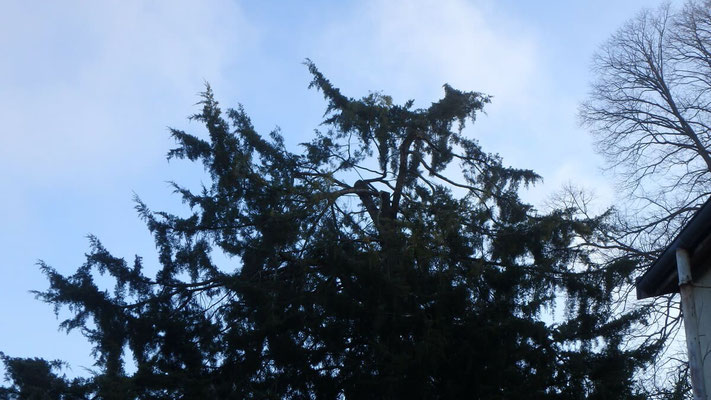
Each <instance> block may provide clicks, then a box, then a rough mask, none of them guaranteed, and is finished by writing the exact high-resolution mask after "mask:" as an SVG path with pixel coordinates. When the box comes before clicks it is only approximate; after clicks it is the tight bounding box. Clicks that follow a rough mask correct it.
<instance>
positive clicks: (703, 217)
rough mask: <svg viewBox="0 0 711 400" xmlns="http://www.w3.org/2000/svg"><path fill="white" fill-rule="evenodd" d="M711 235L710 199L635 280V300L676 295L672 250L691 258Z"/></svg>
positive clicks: (677, 284)
mask: <svg viewBox="0 0 711 400" xmlns="http://www.w3.org/2000/svg"><path fill="white" fill-rule="evenodd" d="M709 234H711V198H709V200H707V201H706V202H705V203H704V204H703V205H702V206H701V208H700V209H699V210H698V211H697V212H696V214H694V216H693V217H692V218H691V220H689V222H688V223H687V224H686V225H685V226H684V228H683V229H682V230H681V232H679V234H678V235H677V236H676V238H674V240H673V241H672V242H671V244H670V245H669V246H667V248H666V249H664V252H662V254H661V255H660V256H659V258H657V260H656V261H654V263H652V265H651V266H650V267H649V269H648V270H647V271H646V272H645V273H644V275H642V276H641V277H640V278H638V279H637V283H636V285H635V286H636V287H637V299H645V298H647V297H653V296H660V295H663V294H669V293H677V292H679V282H678V273H677V267H676V250H677V249H679V248H682V249H686V250H687V251H688V252H689V253H690V254H691V255H692V256H693V253H694V250H695V249H696V247H697V246H698V245H699V244H700V243H701V242H702V241H704V239H706V238H707V237H708V236H709Z"/></svg>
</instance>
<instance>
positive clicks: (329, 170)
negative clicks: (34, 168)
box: [5, 62, 648, 399]
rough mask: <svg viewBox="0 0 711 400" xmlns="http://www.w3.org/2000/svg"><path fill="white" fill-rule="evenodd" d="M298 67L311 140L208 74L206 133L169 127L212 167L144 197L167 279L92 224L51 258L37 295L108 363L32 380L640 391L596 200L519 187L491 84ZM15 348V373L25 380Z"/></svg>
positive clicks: (584, 394)
mask: <svg viewBox="0 0 711 400" xmlns="http://www.w3.org/2000/svg"><path fill="white" fill-rule="evenodd" d="M307 65H308V67H309V69H310V71H311V73H312V75H313V81H312V83H311V86H312V87H314V88H316V89H318V90H320V91H321V92H322V93H323V94H324V96H325V99H326V102H327V103H328V106H327V112H326V115H325V122H324V127H325V128H326V130H325V131H324V132H320V133H317V135H316V137H315V138H314V140H313V141H311V142H309V143H305V144H304V145H303V146H304V149H305V151H304V152H303V154H295V153H292V152H290V151H288V150H287V149H286V148H285V147H284V144H283V141H282V139H281V137H280V136H279V134H278V133H272V134H271V136H270V138H265V137H263V136H261V135H259V134H258V133H257V132H255V130H254V128H253V126H252V124H251V123H250V120H249V118H248V117H247V115H246V114H245V112H244V110H243V109H242V108H238V109H236V110H229V111H227V112H226V113H223V112H222V111H221V110H220V108H219V107H218V104H217V102H216V101H215V100H214V98H213V93H212V91H211V90H210V88H209V87H208V88H207V90H206V92H205V93H204V94H203V98H202V102H201V105H202V111H201V112H200V113H199V114H197V115H195V116H193V119H194V120H197V121H200V122H201V123H203V124H204V125H205V127H206V128H207V131H208V132H209V137H205V138H200V137H196V136H193V135H190V134H188V133H185V132H183V131H180V130H173V131H172V134H173V137H174V138H175V139H176V141H177V142H178V147H177V148H176V149H174V150H171V151H170V152H169V155H168V156H169V158H186V159H189V160H191V161H196V162H200V163H202V165H203V166H204V167H205V169H206V171H207V172H208V173H209V177H210V181H209V182H208V184H206V185H205V186H204V187H203V189H202V190H201V191H199V192H196V191H192V190H189V189H187V188H185V187H182V186H180V185H178V184H175V185H174V186H175V190H176V192H177V194H179V195H180V196H182V198H183V200H184V201H185V202H186V203H187V204H188V205H189V206H190V209H191V214H189V215H187V216H178V215H172V214H168V213H161V212H153V211H151V210H149V208H148V207H147V206H146V205H145V204H144V203H142V202H141V201H140V200H138V199H137V209H138V212H139V213H140V215H141V217H142V218H143V219H144V220H145V221H146V223H147V225H148V228H149V229H150V230H151V232H152V233H153V236H154V237H155V242H156V247H157V249H158V253H159V262H160V268H159V270H158V272H157V273H156V274H155V276H154V277H151V276H149V275H147V274H144V272H143V265H144V262H143V260H141V259H140V258H137V259H136V260H135V261H134V262H133V263H132V264H129V263H128V262H126V261H124V260H123V259H120V258H116V257H114V256H112V255H111V254H110V253H109V252H108V251H107V250H106V249H105V248H104V247H102V245H101V243H100V242H99V241H98V240H97V239H94V238H92V239H91V251H90V253H89V254H88V256H87V262H86V263H85V264H84V265H83V266H82V267H81V268H79V270H78V271H77V273H76V274H74V275H72V276H62V275H60V274H58V273H57V272H56V271H55V270H53V269H51V268H50V267H47V266H43V267H42V268H43V270H44V271H45V273H46V275H47V277H48V278H49V281H50V288H49V289H48V290H47V291H45V292H41V293H39V294H38V296H39V297H40V298H41V299H42V300H44V301H46V302H48V303H51V304H53V305H55V306H56V307H64V306H67V307H69V309H70V310H71V311H73V313H74V314H73V315H74V317H73V318H70V319H68V320H66V321H64V322H63V323H62V324H63V327H64V328H66V329H67V330H71V329H75V328H79V329H81V330H82V332H84V334H85V335H87V337H88V338H89V339H90V340H91V342H92V343H93V344H94V346H95V352H96V353H95V354H96V365H97V367H98V368H99V371H100V372H99V373H97V374H96V375H95V376H92V377H90V378H87V379H86V380H84V381H77V382H75V383H72V384H70V383H68V382H67V381H66V380H65V379H62V378H59V377H55V376H54V375H52V374H51V371H50V368H49V367H48V364H46V363H44V362H43V361H36V360H35V361H32V360H25V361H23V362H24V363H28V365H30V364H31V365H35V364H36V365H38V366H39V367H41V368H40V369H41V371H39V372H37V376H38V379H44V380H46V381H50V382H52V383H51V384H48V385H46V386H47V387H48V388H54V387H57V388H59V390H67V391H68V390H70V389H71V390H75V386H72V385H78V386H77V387H82V388H83V389H84V390H85V391H86V393H87V396H88V397H94V396H95V397H98V398H104V399H110V398H142V399H173V398H186V399H187V398H191V399H192V398H201V399H202V398H239V399H241V398H245V399H312V398H313V399H360V398H368V399H380V398H382V399H386V398H410V399H418V398H423V399H433V398H451V399H460V398H475V399H519V398H526V399H544V398H545V399H638V398H642V397H641V396H639V395H636V394H635V393H636V392H635V388H634V384H633V374H634V373H635V371H637V370H638V368H639V366H640V365H643V364H644V362H645V361H646V360H647V358H648V353H647V352H646V348H644V347H641V348H632V347H629V346H622V343H623V337H624V336H623V335H624V334H625V332H626V330H627V329H628V328H629V326H630V324H631V323H632V322H633V321H634V320H635V318H636V315H619V314H614V313H613V312H612V310H611V307H610V304H611V301H612V295H611V292H612V289H614V287H615V284H614V282H617V281H618V280H619V276H618V275H615V273H616V271H617V269H615V268H603V267H602V266H599V265H597V264H595V262H594V261H593V260H594V259H595V257H594V255H591V253H590V251H591V250H590V249H588V248H587V247H586V246H584V243H585V241H587V240H592V239H594V238H597V237H601V235H600V231H601V229H603V228H604V226H605V225H604V223H603V222H604V216H602V217H599V218H595V219H581V218H578V217H576V215H577V214H576V213H575V210H572V209H566V210H555V211H552V212H551V213H549V214H541V213H539V212H537V211H536V210H534V209H533V208H532V207H531V206H529V205H526V204H523V203H522V202H521V201H520V200H519V197H518V195H517V191H518V189H519V187H520V186H521V185H529V184H532V183H534V182H535V181H536V180H538V179H539V178H538V176H537V175H536V174H535V173H533V172H532V171H529V170H519V169H513V168H507V167H504V166H503V165H502V163H501V160H500V158H499V157H498V156H493V155H490V154H487V153H485V152H484V151H483V150H482V149H481V148H480V146H479V145H478V144H477V142H475V141H473V140H471V139H467V138H466V137H464V136H463V134H462V129H463V128H464V125H465V123H466V122H468V121H473V120H474V117H475V116H476V114H477V113H478V112H479V111H481V110H482V108H483V106H484V105H485V104H486V103H488V102H489V98H488V97H487V96H485V95H482V94H480V93H475V92H461V91H458V90H455V89H453V88H451V87H449V86H445V88H444V89H445V96H444V98H443V99H442V100H440V101H438V102H436V103H433V104H432V105H431V106H430V107H429V108H426V109H414V108H413V104H414V103H413V102H412V101H410V102H407V103H406V104H405V105H402V106H400V105H395V104H393V102H392V99H391V98H390V97H388V96H384V95H381V94H378V93H374V94H370V95H369V96H367V97H365V98H363V99H361V100H356V99H352V98H348V97H345V96H343V95H342V94H341V93H340V91H339V90H338V89H336V88H335V87H333V86H332V85H331V83H330V82H329V81H328V80H326V78H324V76H323V75H322V74H321V73H320V72H319V71H318V70H317V69H316V67H315V66H314V65H313V64H311V63H310V62H309V63H307ZM457 166H458V167H457ZM217 253H222V254H224V255H227V256H228V257H227V258H226V259H227V260H228V261H223V262H221V263H220V264H221V265H217V263H216V262H215V261H214V259H217V258H218V257H215V254H217ZM219 258H220V259H222V258H223V257H219ZM622 267H623V266H622ZM97 273H98V274H105V275H108V276H111V277H112V278H113V279H114V280H115V282H116V287H115V289H114V290H113V291H103V290H101V289H99V287H98V286H97V285H96V284H95V283H94V277H95V275H96V274H97ZM564 303H567V304H568V306H567V310H566V312H565V313H562V312H559V313H557V314H565V316H561V315H558V316H555V317H554V313H553V312H551V310H554V309H555V308H556V307H558V308H560V307H563V304H564ZM125 349H127V350H128V352H129V353H130V354H132V355H133V358H134V359H135V360H136V362H137V370H136V371H135V372H131V373H127V372H126V371H127V370H126V369H125V368H124V363H125V360H124V358H123V357H124V350H125ZM5 362H6V363H8V362H10V363H9V364H8V365H10V366H13V365H14V366H17V365H21V364H20V361H18V360H9V359H5ZM13 363H14V364H13ZM32 363H35V364H32ZM39 367H37V368H39ZM12 368H15V367H12ZM12 368H11V373H10V376H9V378H10V379H11V380H12V381H13V382H14V385H15V386H13V387H19V388H21V389H17V390H25V389H27V388H30V387H31V386H32V384H31V383H26V382H27V381H25V380H24V376H26V375H27V374H19V373H15V372H13V371H15V369H12ZM11 390H15V392H13V393H17V390H16V389H11ZM27 390H29V389H27ZM48 390H54V389H48ZM8 393H9V392H8ZM48 393H49V392H48ZM52 393H54V392H52ZM47 396H49V397H47V398H58V397H56V395H52V394H47ZM52 396H54V397H52ZM66 396H69V395H66ZM20 397H22V395H20ZM66 398H70V397H66Z"/></svg>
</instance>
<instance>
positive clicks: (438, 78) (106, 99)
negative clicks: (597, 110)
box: [0, 0, 654, 373]
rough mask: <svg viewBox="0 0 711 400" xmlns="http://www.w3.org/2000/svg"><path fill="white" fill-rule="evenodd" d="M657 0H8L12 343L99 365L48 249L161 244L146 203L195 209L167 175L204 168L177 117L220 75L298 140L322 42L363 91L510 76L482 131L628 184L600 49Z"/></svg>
mask: <svg viewBox="0 0 711 400" xmlns="http://www.w3.org/2000/svg"><path fill="white" fill-rule="evenodd" d="M650 5H654V4H650V2H649V1H642V0H627V1H624V2H619V1H612V0H598V1H545V2H544V1H527V0H503V1H493V0H492V1H486V0H485V1H473V0H472V1H466V0H440V1H419V0H418V1H405V0H365V1H340V2H339V1H310V2H301V1H300V2H297V1H258V2H257V1H250V2H247V1H245V2H239V1H228V0H215V1H211V2H187V1H151V2H142V1H130V0H129V1H102V2H91V1H85V2H81V1H63V2H42V3H41V4H40V2H27V1H20V0H17V1H15V0H5V1H4V2H3V12H2V13H0V51H1V52H2V54H1V56H0V170H1V171H2V173H0V187H1V188H2V195H1V196H0V221H1V222H0V226H1V227H2V229H0V252H1V253H2V258H1V260H2V261H0V263H1V264H0V267H1V268H2V272H3V277H4V278H3V279H1V280H0V321H1V322H0V351H3V352H5V353H7V354H9V355H12V356H42V357H45V358H49V359H55V358H60V359H64V360H66V361H68V362H69V363H70V364H71V365H72V366H73V368H74V369H73V371H74V373H81V367H82V366H85V367H91V358H90V356H89V353H90V348H89V346H87V345H86V343H85V341H84V339H83V338H82V337H81V335H80V333H79V332H73V333H71V334H69V335H66V334H65V333H63V332H58V331H57V324H58V321H57V320H56V318H55V316H54V314H53V310H52V308H51V307H50V306H48V305H46V304H43V303H40V302H38V301H36V300H34V298H33V295H32V294H30V293H29V292H28V291H29V290H32V289H44V288H46V282H45V280H44V278H43V276H42V275H41V274H40V272H39V270H38V268H37V267H36V265H35V263H36V262H37V260H38V259H42V260H44V261H46V262H47V263H48V264H50V265H51V266H53V267H55V268H56V269H58V270H59V271H62V272H64V273H71V272H72V271H74V270H75V269H76V267H78V266H79V265H80V264H81V263H82V262H83V257H84V252H85V251H86V250H87V248H88V241H87V239H86V235H87V234H90V233H91V234H94V235H96V236H98V237H99V238H100V239H101V240H102V242H103V243H104V244H105V246H106V247H107V248H108V249H109V250H111V251H112V252H114V254H116V255H119V256H123V257H126V258H129V259H130V258H132V257H133V255H134V254H139V255H142V256H144V257H145V259H146V260H147V261H148V262H149V263H150V262H155V261H154V259H153V258H152V255H153V254H154V252H153V247H152V239H151V237H150V235H149V234H148V233H147V231H146V229H145V227H144V226H143V224H142V223H141V221H140V220H139V219H138V218H137V217H136V213H135V210H134V209H133V203H132V200H131V199H132V196H133V193H134V192H135V193H136V194H138V195H139V196H140V197H141V198H142V199H143V200H144V201H145V202H146V203H147V204H148V205H149V206H151V207H152V208H154V209H169V210H177V209H179V202H178V200H177V199H176V198H175V197H174V196H172V195H171V194H170V188H169V187H168V185H167V184H166V183H165V182H166V181H169V180H175V181H178V182H187V183H189V182H197V181H199V179H200V174H199V171H197V172H196V170H195V168H194V166H190V165H188V164H183V163H180V162H172V163H170V164H169V163H168V162H167V161H166V159H165V153H166V152H167V150H168V149H169V148H171V146H172V142H171V140H170V139H169V136H168V130H167V127H168V126H171V127H176V128H182V129H185V130H188V131H199V129H198V128H199V127H198V126H197V124H195V123H189V122H188V121H187V119H186V117H187V116H188V115H189V114H191V113H193V112H195V111H197V108H196V107H195V106H194V104H195V102H196V101H197V100H198V97H197V93H198V92H200V91H201V90H202V89H203V82H204V81H209V82H210V83H211V85H212V86H213V88H214V90H215V92H216V94H217V97H218V99H219V100H220V101H221V103H222V104H223V106H225V107H227V106H236V105H237V104H238V103H242V104H243V105H244V106H245V108H246V110H247V112H248V113H249V114H250V115H251V116H252V118H253V122H254V124H255V126H256V127H257V128H258V130H261V131H262V132H264V133H266V132H268V131H269V130H271V129H273V128H274V127H276V126H279V127H280V128H281V129H282V133H283V135H284V136H285V138H286V141H287V144H288V145H290V146H291V147H292V148H293V149H294V150H296V149H297V147H296V144H297V143H299V142H302V141H305V140H307V139H308V138H309V135H310V134H311V132H312V131H313V129H314V128H315V127H316V125H317V124H318V122H319V121H320V117H321V115H322V113H323V102H322V101H321V97H320V95H319V94H318V93H316V92H314V91H308V90H307V84H308V82H309V77H308V74H307V70H306V68H305V67H304V66H303V65H302V64H301V63H302V62H303V60H304V59H305V58H307V57H309V58H311V59H312V60H313V61H314V62H315V63H316V64H317V65H318V66H319V68H320V69H321V70H322V71H323V72H324V73H325V74H326V75H327V76H328V77H329V78H330V79H331V80H332V81H333V82H334V84H336V86H339V87H341V88H342V90H343V91H344V92H345V93H346V94H348V95H351V96H355V97H358V96H361V95H365V94H367V92H368V91H369V90H381V91H383V92H384V93H388V94H391V95H393V97H394V98H395V100H397V101H400V102H402V101H405V100H407V99H410V98H414V99H416V100H417V103H416V104H419V105H422V106H426V105H427V104H429V102H432V101H435V100H437V99H438V98H439V96H441V95H442V84H444V83H449V84H451V85H453V86H454V87H456V88H460V89H465V90H475V91H480V92H484V93H488V94H491V95H493V96H494V99H493V103H492V104H491V105H490V106H489V107H488V109H487V115H483V116H481V117H480V118H479V120H478V121H477V123H476V125H475V126H474V127H473V128H471V129H469V130H468V133H469V134H470V135H472V136H474V137H476V138H477V139H478V140H480V142H481V143H482V145H483V146H484V148H485V149H486V150H488V151H491V152H497V153H499V154H500V155H501V156H502V157H503V159H504V162H505V163H507V164H509V165H513V166H516V167H525V168H532V169H534V170H535V171H537V172H538V173H539V174H541V175H542V176H543V177H544V179H545V183H544V184H542V185H539V186H538V187H536V188H535V189H533V190H531V191H529V192H528V193H527V194H526V196H527V198H528V199H529V200H530V201H532V202H534V203H537V204H538V203H541V202H542V201H544V200H545V198H546V197H547V196H548V195H550V194H552V193H553V192H555V191H556V190H558V189H559V188H560V186H561V185H562V184H564V183H567V182H573V183H575V184H578V185H583V186H585V187H587V188H589V189H593V190H594V191H595V192H596V194H597V195H598V197H599V200H600V202H601V203H604V204H611V203H614V202H615V201H616V199H615V196H614V189H613V185H612V180H611V179H612V178H611V177H609V176H604V175H601V174H600V172H599V168H600V167H601V166H602V160H601V159H600V158H599V157H598V156H596V155H595V154H594V153H593V151H592V145H591V139H590V137H589V135H588V133H587V132H585V130H584V129H582V128H580V127H579V126H578V125H577V119H576V109H577V106H578V104H579V102H580V101H582V100H583V99H584V98H585V94H586V92H587V88H588V84H589V82H590V80H591V79H592V76H591V73H590V69H589V66H590V60H591V57H592V54H593V52H594V51H595V50H596V48H597V47H598V46H599V45H601V44H602V43H603V42H604V41H605V40H606V39H607V38H608V37H609V36H610V35H611V34H612V33H613V32H614V31H615V30H616V29H617V28H618V27H620V26H621V24H623V23H624V22H625V21H626V20H627V19H629V18H631V17H633V16H634V15H635V14H636V13H637V12H638V11H639V10H641V9H642V8H643V7H645V6H650Z"/></svg>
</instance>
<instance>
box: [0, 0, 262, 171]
mask: <svg viewBox="0 0 711 400" xmlns="http://www.w3.org/2000/svg"><path fill="white" fill-rule="evenodd" d="M2 14H3V16H0V37H1V38H3V39H0V40H1V41H0V47H2V48H3V51H4V54H3V57H2V59H3V60H4V61H0V87H3V96H2V98H0V121H2V125H0V126H1V128H0V129H2V131H1V132H0V168H2V170H4V171H9V173H11V174H15V175H16V176H21V178H22V179H23V180H26V179H35V180H37V181H40V182H55V181H57V180H59V181H64V182H66V181H71V180H76V179H77V178H79V179H81V178H86V179H92V178H95V177H97V176H105V175H106V174H107V173H108V174H123V173H131V172H132V171H133V172H137V171H140V170H141V169H142V168H145V167H146V163H147V162H149V161H146V160H151V161H150V162H152V161H153V160H154V159H155V157H153V158H151V157H143V155H145V154H147V153H151V154H152V153H153V152H158V151H159V152H160V154H163V153H164V152H165V143H166V142H165V139H166V137H167V134H166V129H165V126H166V124H167V123H170V122H171V121H183V120H184V117H185V115H188V114H189V113H190V112H191V111H193V110H191V109H190V106H191V105H192V104H193V103H194V102H195V99H196V96H195V94H196V93H197V92H198V91H199V90H201V89H202V88H201V84H202V81H203V80H204V79H211V80H219V79H220V77H221V76H222V74H223V72H224V69H225V67H226V65H228V64H229V62H230V61H231V60H233V59H234V58H235V57H238V56H239V54H240V51H241V50H242V49H244V48H245V46H247V45H246V44H248V43H251V42H253V41H254V35H255V31H254V29H253V28H252V27H251V26H250V24H249V23H248V22H247V19H246V18H245V17H244V15H243V13H242V11H241V10H240V8H239V7H238V6H237V5H236V4H235V3H234V2H230V1H227V0H224V1H218V2H210V3H209V4H207V3H194V2H187V1H180V2H141V1H109V2H49V3H43V4H42V5H39V3H33V2H19V1H18V2H11V3H10V4H8V5H7V7H4V10H3V13H2ZM161 158H162V157H159V161H160V159H161ZM119 170H120V171H119Z"/></svg>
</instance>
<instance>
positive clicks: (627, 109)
mask: <svg viewBox="0 0 711 400" xmlns="http://www.w3.org/2000/svg"><path fill="white" fill-rule="evenodd" d="M594 71H595V73H596V79H595V81H594V83H593V85H592V90H591V93H590V95H589V98H588V100H587V101H586V102H585V103H583V105H582V106H581V109H580V117H581V121H582V123H583V124H584V125H585V126H587V127H588V128H590V130H591V131H592V132H593V135H594V138H595V142H596V147H597V150H598V152H599V153H601V154H602V155H603V156H604V157H605V159H606V161H607V166H608V168H609V170H610V171H612V172H613V174H614V176H615V177H616V178H618V179H617V183H618V184H619V186H620V193H621V194H622V195H623V196H624V198H623V200H624V201H621V202H620V205H619V206H618V211H619V213H618V220H617V228H616V230H615V232H616V237H615V238H613V239H614V242H615V243H617V246H616V247H615V250H616V251H618V254H617V255H616V256H618V257H628V258H636V259H637V260H638V261H640V262H639V266H640V271H639V272H641V271H643V270H644V269H646V268H647V267H648V266H649V265H650V263H651V262H653V261H654V260H655V259H656V257H657V255H658V254H659V252H660V250H662V249H663V248H664V247H665V246H666V245H668V244H669V243H670V241H671V240H672V239H673V238H674V236H675V235H676V234H677V233H678V231H679V229H680V228H681V227H682V226H683V225H684V223H685V222H686V221H688V219H689V218H690V217H691V216H692V215H693V214H694V211H696V210H697V209H698V208H699V206H700V205H701V204H702V203H703V202H704V201H706V200H707V199H708V198H709V195H710V194H711V152H709V149H711V1H704V2H700V1H689V2H687V3H686V4H685V5H683V7H681V8H679V9H674V8H672V7H671V6H670V5H664V6H661V7H660V8H658V9H656V10H646V11H643V12H642V13H640V14H639V15H638V16H637V17H636V18H634V19H632V20H631V21H629V22H628V23H627V24H626V25H624V26H623V27H622V28H621V29H620V30H619V31H617V32H616V33H615V34H614V35H613V36H612V37H611V38H610V40H609V41H608V42H607V43H606V44H605V45H603V46H602V48H601V49H600V51H599V52H598V53H597V54H596V55H595V56H594ZM677 306H678V304H677V303H676V301H675V300H674V299H673V298H671V297H666V298H659V299H656V300H655V301H654V302H653V303H651V304H647V305H645V307H647V309H648V311H649V312H650V320H651V321H656V324H652V326H654V327H655V328H654V329H653V330H652V331H648V332H647V333H646V335H647V339H649V338H652V337H653V338H655V340H659V341H662V342H667V343H669V342H670V341H671V339H672V338H673V337H675V336H676V333H677V330H678V327H679V325H680V324H679V320H678V318H679V312H678V307H677ZM674 310H676V311H674ZM663 354H664V351H662V352H661V353H660V357H662V356H661V355H663ZM680 366H681V368H682V369H681V370H680V371H681V372H679V373H677V376H678V377H679V379H681V380H683V379H685V378H684V376H685V375H684V374H683V364H680ZM677 382H680V381H679V380H678V379H677ZM678 387H680V386H677V388H678ZM672 397H674V396H672ZM675 398H677V397H675Z"/></svg>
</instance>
